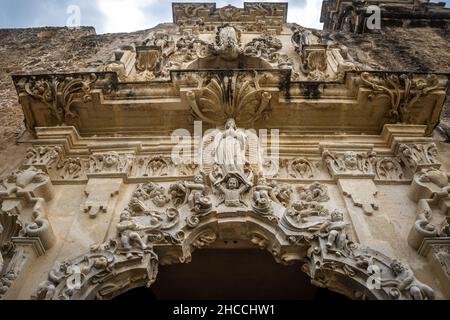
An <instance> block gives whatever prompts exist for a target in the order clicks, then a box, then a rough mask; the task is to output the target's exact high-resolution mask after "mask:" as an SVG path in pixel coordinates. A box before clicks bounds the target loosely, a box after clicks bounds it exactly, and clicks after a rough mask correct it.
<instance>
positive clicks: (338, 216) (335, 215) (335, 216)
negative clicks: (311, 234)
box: [331, 211, 344, 222]
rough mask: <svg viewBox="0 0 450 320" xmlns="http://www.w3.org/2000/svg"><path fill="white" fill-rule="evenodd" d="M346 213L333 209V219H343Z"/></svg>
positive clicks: (334, 220)
mask: <svg viewBox="0 0 450 320" xmlns="http://www.w3.org/2000/svg"><path fill="white" fill-rule="evenodd" d="M343 220H344V215H343V214H342V213H341V212H339V211H333V212H332V213H331V221H333V222H337V221H343Z"/></svg>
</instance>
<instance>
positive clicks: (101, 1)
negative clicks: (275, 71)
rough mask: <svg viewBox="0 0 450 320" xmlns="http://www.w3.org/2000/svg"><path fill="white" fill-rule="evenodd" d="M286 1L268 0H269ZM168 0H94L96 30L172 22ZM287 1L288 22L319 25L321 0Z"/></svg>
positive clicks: (237, 0) (228, 0) (232, 0)
mask: <svg viewBox="0 0 450 320" xmlns="http://www.w3.org/2000/svg"><path fill="white" fill-rule="evenodd" d="M247 1H249V2H254V1H258V0H247ZM259 1H261V0H259ZM286 1H287V0H271V2H286ZM171 2H172V1H170V0H96V4H97V8H98V10H99V11H100V13H101V14H102V16H103V17H102V18H101V19H99V20H100V21H99V22H98V24H97V25H96V27H97V32H99V33H104V32H108V33H115V32H132V31H137V30H142V29H149V28H152V27H154V26H156V25H157V24H159V23H163V22H171V20H172V19H171V17H172V14H171V12H170V11H171V10H172V8H171ZM174 2H216V3H217V5H218V7H222V6H225V5H226V4H232V5H234V6H236V7H243V2H244V0H216V1H214V0H174ZM288 3H289V10H288V21H289V22H296V23H298V24H300V25H302V26H304V27H311V28H316V29H322V24H321V23H320V22H319V20H320V10H321V7H322V0H290V1H288ZM166 11H167V12H166Z"/></svg>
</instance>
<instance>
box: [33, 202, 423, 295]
mask: <svg viewBox="0 0 450 320" xmlns="http://www.w3.org/2000/svg"><path fill="white" fill-rule="evenodd" d="M175 217H176V214H175V213H174V212H171V221H172V223H174V221H173V219H175ZM272 218H273V217H270V216H264V215H261V214H257V213H255V212H253V211H242V212H239V213H235V214H230V215H228V216H227V215H224V214H220V215H218V214H217V212H211V213H210V214H209V215H207V216H206V217H205V216H202V217H201V219H200V218H199V219H198V220H196V221H195V222H194V223H192V222H193V221H191V224H190V225H189V226H188V225H185V226H183V225H182V224H181V223H180V224H178V227H179V228H180V229H177V230H178V231H176V230H175V231H176V232H175V233H171V234H169V233H167V232H166V233H165V232H163V231H161V232H160V233H159V234H154V235H153V236H152V237H150V238H151V239H152V241H153V242H154V243H153V244H152V245H148V246H147V247H145V248H142V247H138V246H133V247H131V248H123V247H122V245H121V243H120V239H112V240H110V241H109V242H107V243H104V244H102V245H98V246H94V247H92V248H91V251H90V252H88V253H86V254H85V255H83V256H80V257H78V258H76V259H73V260H70V261H66V262H65V263H63V264H59V265H57V266H55V267H54V268H53V269H52V270H51V271H50V272H49V279H48V280H47V281H46V282H44V283H42V284H41V285H40V286H39V288H38V289H37V291H36V297H35V298H37V299H112V298H115V297H117V296H119V295H121V294H123V293H125V292H127V291H129V290H132V289H135V288H138V287H142V286H146V285H147V286H149V287H150V286H151V285H153V284H154V283H155V281H156V279H157V275H158V268H159V267H161V268H164V267H166V266H168V265H169V267H170V265H173V264H180V263H187V262H190V261H191V260H192V254H193V252H194V251H195V250H197V249H202V248H206V247H208V246H210V245H212V244H214V243H215V242H217V241H233V242H234V241H247V242H248V243H250V244H251V245H252V246H253V247H254V248H256V249H258V248H259V249H265V250H266V251H268V252H269V253H271V254H272V255H273V258H275V261H276V262H278V263H280V264H285V265H291V264H293V265H295V264H297V266H296V269H297V270H298V271H299V272H300V270H302V271H304V272H305V274H307V275H308V276H309V277H310V279H311V283H312V284H313V285H315V286H318V287H321V288H328V289H330V290H332V291H334V292H338V293H340V294H343V295H345V296H347V297H349V298H351V299H411V296H410V292H409V289H401V288H399V287H398V285H399V283H400V282H399V280H397V275H396V273H395V272H393V269H392V268H396V267H398V264H396V263H397V262H395V263H393V262H394V261H393V260H392V259H390V258H388V257H386V256H384V255H383V254H381V253H379V252H376V251H374V250H371V249H369V248H366V247H362V246H360V245H358V244H356V243H353V242H352V241H350V239H348V238H347V237H346V235H345V236H344V234H341V237H340V239H341V241H343V244H342V246H340V247H339V248H338V247H336V246H335V245H334V244H333V245H332V246H328V244H329V238H328V237H327V236H326V235H320V234H318V233H317V232H316V233H313V234H310V233H307V232H301V231H300V230H298V231H296V232H292V231H290V230H288V229H286V227H285V226H283V222H282V221H278V220H277V219H272ZM202 220H203V221H202ZM169 267H167V268H169ZM184 267H186V266H184ZM282 267H283V266H282ZM377 274H380V275H382V276H383V278H382V279H378V281H379V286H378V287H377V286H373V284H374V283H373V282H372V281H371V279H372V278H373V276H374V275H375V276H376V275H377ZM77 276H78V280H79V281H78V286H77V285H76V284H77ZM414 281H415V279H414ZM375 284H376V283H375ZM417 285H420V284H418V283H417Z"/></svg>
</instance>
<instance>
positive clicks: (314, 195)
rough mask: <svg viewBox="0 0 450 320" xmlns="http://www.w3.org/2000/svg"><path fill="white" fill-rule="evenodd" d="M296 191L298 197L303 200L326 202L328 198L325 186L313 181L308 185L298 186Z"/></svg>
mask: <svg viewBox="0 0 450 320" xmlns="http://www.w3.org/2000/svg"><path fill="white" fill-rule="evenodd" d="M297 191H298V193H299V195H300V199H301V200H304V201H308V202H310V201H317V202H326V201H328V200H330V197H329V196H328V188H327V186H325V185H323V184H321V183H319V182H314V183H312V184H310V185H308V186H299V187H298V188H297Z"/></svg>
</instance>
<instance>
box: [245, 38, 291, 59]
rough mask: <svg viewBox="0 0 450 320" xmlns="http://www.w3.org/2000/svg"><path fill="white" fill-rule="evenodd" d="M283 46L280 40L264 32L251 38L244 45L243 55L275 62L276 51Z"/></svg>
mask: <svg viewBox="0 0 450 320" xmlns="http://www.w3.org/2000/svg"><path fill="white" fill-rule="evenodd" d="M282 47H283V45H282V43H281V41H280V40H279V39H277V38H275V37H274V36H272V35H270V34H269V33H264V34H263V36H261V37H257V38H255V39H253V40H252V41H251V42H249V43H247V44H246V45H245V47H244V55H246V56H250V57H255V58H262V59H264V60H266V61H268V62H271V63H273V62H276V60H277V57H278V56H277V55H276V52H277V51H279V50H281V48H282Z"/></svg>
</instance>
